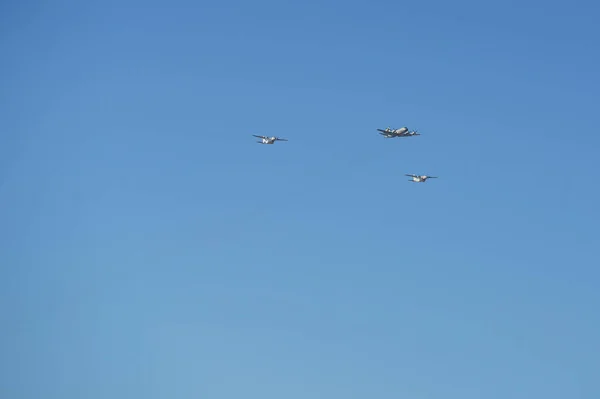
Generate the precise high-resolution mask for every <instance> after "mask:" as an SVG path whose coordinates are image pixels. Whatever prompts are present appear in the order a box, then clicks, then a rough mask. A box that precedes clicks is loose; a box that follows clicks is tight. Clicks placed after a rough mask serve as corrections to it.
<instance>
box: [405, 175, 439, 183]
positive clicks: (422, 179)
mask: <svg viewBox="0 0 600 399" xmlns="http://www.w3.org/2000/svg"><path fill="white" fill-rule="evenodd" d="M404 176H410V177H412V179H408V181H411V182H413V183H425V180H427V179H437V177H436V176H417V175H404Z"/></svg>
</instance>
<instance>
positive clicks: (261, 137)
mask: <svg viewBox="0 0 600 399" xmlns="http://www.w3.org/2000/svg"><path fill="white" fill-rule="evenodd" d="M253 136H254V137H258V138H259V139H266V137H265V136H258V135H256V134H253Z"/></svg>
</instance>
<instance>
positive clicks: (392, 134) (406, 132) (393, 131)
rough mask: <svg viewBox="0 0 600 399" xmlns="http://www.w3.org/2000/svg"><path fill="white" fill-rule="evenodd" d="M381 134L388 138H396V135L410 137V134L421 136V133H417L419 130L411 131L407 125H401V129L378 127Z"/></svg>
mask: <svg viewBox="0 0 600 399" xmlns="http://www.w3.org/2000/svg"><path fill="white" fill-rule="evenodd" d="M377 130H378V131H379V132H381V133H379V134H381V135H382V136H385V138H386V139H389V138H394V137H409V136H420V135H421V134H419V133H417V131H416V130H415V131H412V132H411V131H409V130H408V128H407V127H401V128H400V129H390V128H389V127H386V128H385V130H383V129H377Z"/></svg>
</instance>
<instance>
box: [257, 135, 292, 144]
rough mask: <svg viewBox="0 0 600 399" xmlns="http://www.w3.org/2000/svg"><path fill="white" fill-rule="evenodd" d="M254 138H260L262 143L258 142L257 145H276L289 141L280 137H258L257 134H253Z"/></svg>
mask: <svg viewBox="0 0 600 399" xmlns="http://www.w3.org/2000/svg"><path fill="white" fill-rule="evenodd" d="M253 136H254V137H258V138H259V139H261V140H260V141H257V143H259V144H275V142H276V141H288V140H287V139H282V138H279V137H274V136H273V137H266V136H257V135H256V134H253Z"/></svg>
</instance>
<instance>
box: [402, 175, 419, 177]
mask: <svg viewBox="0 0 600 399" xmlns="http://www.w3.org/2000/svg"><path fill="white" fill-rule="evenodd" d="M404 176H410V177H417V175H404Z"/></svg>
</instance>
